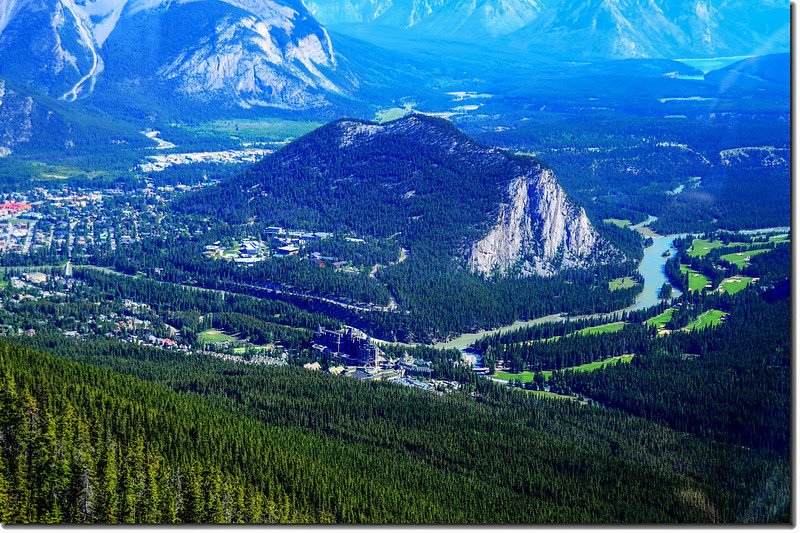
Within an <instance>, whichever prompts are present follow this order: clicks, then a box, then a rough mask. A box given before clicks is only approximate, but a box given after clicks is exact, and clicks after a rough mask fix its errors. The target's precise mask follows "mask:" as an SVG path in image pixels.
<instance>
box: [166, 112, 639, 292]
mask: <svg viewBox="0 0 800 533" xmlns="http://www.w3.org/2000/svg"><path fill="white" fill-rule="evenodd" d="M181 208H182V209H183V210H186V211H189V212H199V213H204V214H211V215H214V216H215V217H217V218H219V219H222V220H227V221H230V222H232V223H235V222H242V221H246V220H249V219H251V218H252V217H255V219H256V220H258V221H260V222H262V223H266V224H277V225H284V226H288V227H305V228H318V229H325V230H329V231H336V230H343V231H352V232H355V233H356V234H359V235H367V236H372V237H378V238H389V237H392V236H394V237H393V238H397V239H399V240H400V241H401V242H402V244H403V245H404V246H408V247H410V249H411V253H412V254H413V255H414V256H415V257H417V258H419V257H421V256H431V257H446V258H453V257H460V258H462V260H463V261H464V264H465V265H468V266H469V267H470V268H471V270H473V271H475V272H478V273H481V274H486V275H489V274H492V273H495V272H497V273H501V274H503V273H508V272H517V273H520V274H522V275H542V276H549V275H553V274H555V273H557V272H559V271H560V270H562V269H566V268H580V267H588V266H594V265H598V264H605V263H608V262H613V261H615V260H622V259H623V257H622V255H621V254H620V253H619V252H618V251H617V250H615V249H614V247H613V246H611V245H610V244H609V243H608V242H607V241H605V240H604V239H603V238H602V237H601V236H600V235H599V234H598V233H597V231H596V230H595V228H594V227H593V226H592V224H591V222H590V221H589V219H588V217H587V216H586V213H585V212H584V210H583V209H582V208H581V207H580V206H578V205H577V204H576V203H575V202H573V201H572V200H571V199H569V198H568V197H567V196H566V194H565V193H564V191H563V189H561V187H560V186H559V184H558V182H557V181H556V179H555V175H554V174H553V172H552V171H551V170H548V169H547V168H545V167H543V166H542V165H541V164H540V163H538V162H537V161H535V160H534V159H531V158H528V157H521V156H512V155H509V154H508V153H507V152H505V151H503V150H498V149H495V148H487V147H483V146H481V145H478V144H476V143H475V142H473V141H472V140H470V139H469V138H468V137H466V136H465V135H464V134H462V133H461V132H460V131H459V130H458V129H456V128H455V126H453V125H452V124H451V123H450V122H449V121H447V120H444V119H441V118H435V117H430V116H426V115H420V114H413V115H410V116H408V117H406V118H403V119H400V120H397V121H394V122H390V123H386V124H382V125H381V124H375V123H367V122H360V121H352V120H343V121H337V122H333V123H331V124H329V125H327V126H324V127H322V128H320V129H318V130H316V131H314V132H312V133H310V134H308V135H307V136H305V137H303V138H301V139H299V140H297V141H295V142H294V143H292V144H290V145H288V146H287V147H285V148H283V149H282V150H280V151H279V152H277V153H275V154H274V155H272V156H269V157H267V158H266V159H264V160H263V161H262V162H260V163H257V164H256V165H254V166H253V167H252V168H251V169H250V170H248V171H247V172H246V173H244V174H243V175H241V176H238V177H236V178H233V179H231V180H229V181H227V182H223V183H222V184H220V185H218V186H216V187H212V188H209V189H206V190H203V191H201V192H199V193H197V194H195V195H193V196H189V197H187V198H186V199H185V201H184V202H183V204H182V206H181Z"/></svg>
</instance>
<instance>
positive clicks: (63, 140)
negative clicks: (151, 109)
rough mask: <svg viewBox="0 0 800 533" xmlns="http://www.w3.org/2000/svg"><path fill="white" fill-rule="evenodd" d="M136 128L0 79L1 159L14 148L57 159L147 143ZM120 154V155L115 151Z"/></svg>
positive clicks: (61, 159)
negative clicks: (50, 155)
mask: <svg viewBox="0 0 800 533" xmlns="http://www.w3.org/2000/svg"><path fill="white" fill-rule="evenodd" d="M151 144H152V141H150V140H148V139H146V138H145V137H144V136H143V135H142V134H141V133H139V132H138V131H137V130H136V128H134V127H132V126H131V125H129V124H126V123H123V122H119V121H116V120H114V119H112V118H111V117H109V116H108V115H106V114H102V113H99V112H97V111H94V110H91V109H86V108H85V107H84V106H82V105H73V104H67V103H66V102H61V101H57V100H54V99H52V98H50V97H48V96H46V95H42V94H38V93H35V92H32V91H30V90H28V89H27V88H26V87H20V86H19V85H17V84H14V83H11V82H9V81H7V80H4V79H0V158H2V157H5V156H8V155H10V154H12V153H16V152H22V153H28V154H30V153H31V152H36V153H38V154H42V153H49V154H53V155H54V156H55V157H57V158H59V159H60V162H61V163H62V164H63V163H64V161H65V160H66V158H68V157H70V156H71V155H75V154H76V153H85V152H87V151H88V152H93V153H104V156H103V157H104V158H105V159H110V156H109V154H108V151H109V150H111V149H112V148H113V149H115V150H117V152H119V150H120V149H121V148H123V147H124V148H127V149H135V148H143V147H146V146H150V145H151ZM117 155H119V154H117Z"/></svg>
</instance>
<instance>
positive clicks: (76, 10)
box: [0, 0, 789, 112]
mask: <svg viewBox="0 0 800 533" xmlns="http://www.w3.org/2000/svg"><path fill="white" fill-rule="evenodd" d="M306 5H307V6H308V7H306ZM315 17H317V18H315ZM318 19H319V20H320V21H322V23H324V24H330V25H332V26H335V27H336V28H337V29H340V28H344V30H343V31H344V33H347V28H346V27H344V26H342V25H349V27H350V28H351V29H352V28H354V27H358V28H360V30H359V31H358V36H359V38H360V39H365V40H367V41H369V40H370V35H373V36H376V37H377V35H378V34H381V33H382V32H384V31H386V30H387V29H388V30H396V31H402V32H405V33H407V34H408V35H409V36H412V37H414V36H416V37H420V36H422V37H426V38H429V39H449V40H456V41H464V42H472V43H480V44H483V45H486V46H487V49H488V48H491V49H502V48H510V49H516V50H524V51H526V52H525V53H527V54H533V55H535V56H537V57H539V56H543V55H544V56H552V57H554V58H562V59H563V58H568V59H570V60H574V59H589V60H608V59H618V58H632V57H635V58H639V57H667V58H673V59H674V58H678V57H709V56H714V55H747V54H756V53H757V54H759V55H762V54H765V53H769V52H774V51H785V50H788V40H789V39H788V28H789V10H788V9H787V6H786V5H784V4H783V3H782V2H773V1H766V2H764V1H758V2H755V1H747V0H713V1H712V0H691V1H665V0H589V1H584V0H580V1H578V0H482V1H476V0H325V1H324V2H323V1H321V0H307V2H306V4H304V3H303V2H302V1H301V0H178V1H170V0H85V1H76V0H5V1H4V2H2V4H1V5H0V77H3V78H6V79H9V80H11V81H13V82H15V83H17V84H20V85H26V84H27V85H30V86H31V87H32V88H34V89H35V90H36V91H39V92H43V93H46V94H48V95H49V96H51V97H53V98H60V99H63V100H66V101H74V100H76V99H82V98H86V97H89V96H93V95H94V96H95V97H96V98H97V100H98V102H99V103H100V105H101V106H104V107H106V108H108V107H109V106H111V107H117V106H133V107H136V105H137V104H139V103H142V105H141V106H140V107H145V108H149V109H159V108H160V107H161V108H163V102H164V101H169V102H170V107H175V108H180V106H181V105H186V106H188V107H189V108H190V107H192V106H201V107H202V106H205V108H206V109H212V110H214V111H215V112H218V111H220V110H225V109H229V110H232V111H242V110H248V109H252V108H280V109H294V110H297V109H315V108H321V107H325V106H328V105H330V103H331V102H332V101H336V100H337V99H339V100H340V99H347V98H351V97H357V95H356V93H357V92H358V88H359V86H361V85H362V84H363V83H364V82H366V83H367V85H368V84H369V80H370V79H374V78H375V77H376V76H377V77H378V78H380V77H381V76H383V74H382V73H381V68H382V66H381V61H380V60H379V59H378V60H372V61H371V62H370V64H369V65H368V66H367V67H364V66H363V64H362V63H361V62H359V61H358V59H359V58H357V57H350V58H348V57H344V56H342V55H341V54H340V53H339V52H338V51H337V49H336V45H335V43H334V42H333V41H332V40H331V38H330V36H329V34H328V31H327V30H326V28H325V27H323V25H322V24H320V22H318ZM350 48H351V49H350V50H349V51H348V54H353V53H354V52H353V51H352V47H350ZM431 50H432V51H434V50H436V45H431ZM355 53H356V54H357V55H362V54H363V55H369V56H375V55H380V49H375V50H366V49H364V48H363V47H362V48H361V51H359V52H355ZM394 63H396V61H395V60H391V61H390V60H388V59H387V61H385V62H384V66H383V68H385V69H388V68H393V65H394ZM354 65H355V66H356V67H357V68H355V69H354V68H353V66H354ZM358 66H360V68H358ZM435 68H436V65H431V69H435Z"/></svg>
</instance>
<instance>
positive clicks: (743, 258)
mask: <svg viewBox="0 0 800 533" xmlns="http://www.w3.org/2000/svg"><path fill="white" fill-rule="evenodd" d="M771 251H772V250H771V249H768V248H759V249H757V250H747V251H746V252H736V253H732V254H725V255H723V256H721V257H720V259H722V260H723V261H727V262H728V263H730V264H732V265H736V266H738V267H739V268H744V267H746V266H747V265H748V264H749V263H750V258H751V257H753V256H754V255H759V254H765V253H767V252H771Z"/></svg>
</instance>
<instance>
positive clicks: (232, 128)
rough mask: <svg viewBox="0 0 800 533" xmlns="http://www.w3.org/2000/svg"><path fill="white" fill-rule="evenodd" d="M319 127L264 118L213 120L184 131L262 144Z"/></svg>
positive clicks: (315, 124)
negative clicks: (219, 135)
mask: <svg viewBox="0 0 800 533" xmlns="http://www.w3.org/2000/svg"><path fill="white" fill-rule="evenodd" d="M321 125H322V124H320V123H317V122H304V121H298V120H283V119H278V118H266V119H236V120H215V121H211V122H206V123H205V124H202V125H200V126H189V127H186V128H185V129H187V130H189V131H191V132H193V133H195V134H197V135H198V136H203V134H205V135H214V134H223V135H226V136H229V137H232V138H234V137H235V138H237V139H240V140H242V141H254V142H264V141H285V140H290V139H296V138H297V137H300V136H302V135H305V134H306V133H309V132H311V131H313V130H315V129H317V128H318V127H320V126H321Z"/></svg>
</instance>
